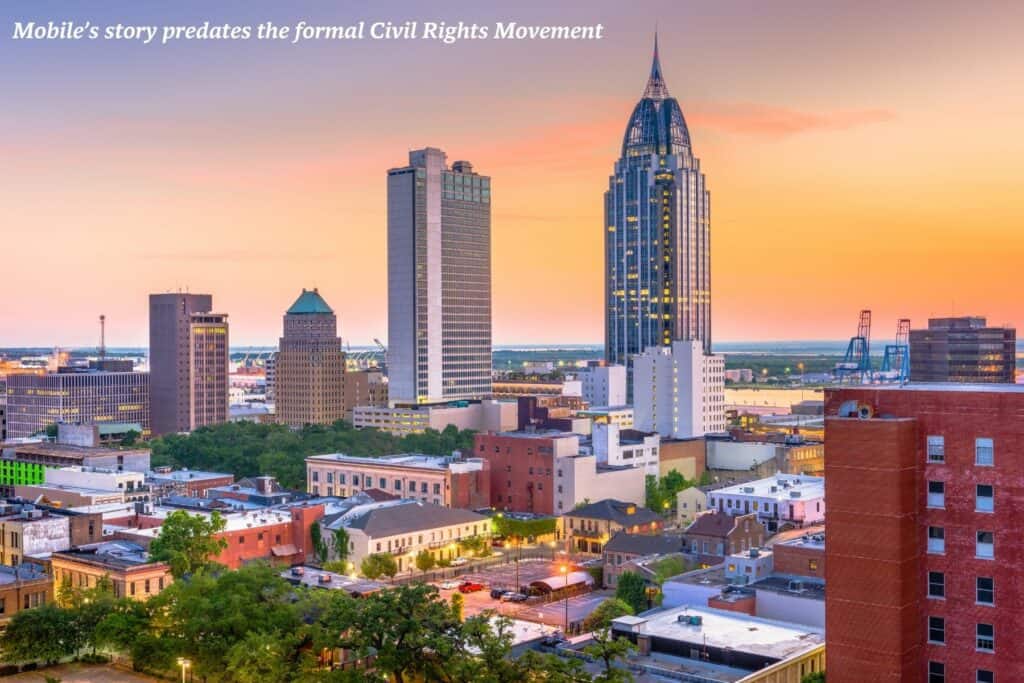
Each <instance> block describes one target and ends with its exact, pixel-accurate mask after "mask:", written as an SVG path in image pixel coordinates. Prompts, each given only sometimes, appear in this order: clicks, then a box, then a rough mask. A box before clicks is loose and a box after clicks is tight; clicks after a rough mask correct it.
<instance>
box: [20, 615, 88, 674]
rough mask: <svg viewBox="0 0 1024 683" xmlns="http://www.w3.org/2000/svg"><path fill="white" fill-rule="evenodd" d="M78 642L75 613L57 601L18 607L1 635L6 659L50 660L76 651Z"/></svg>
mask: <svg viewBox="0 0 1024 683" xmlns="http://www.w3.org/2000/svg"><path fill="white" fill-rule="evenodd" d="M81 644H82V643H81V639H80V638H79V632H78V629H77V628H75V618H74V615H73V614H72V612H71V611H70V610H66V609H61V608H60V607H57V606H56V605H43V606H42V607H36V608H33V609H27V610H21V611H19V612H18V613H17V614H15V615H14V617H13V618H12V619H11V621H10V623H9V624H8V625H7V630H6V631H4V634H3V636H2V637H0V649H2V650H3V657H2V660H3V661H6V662H37V661H41V662H45V663H47V664H53V663H56V662H58V661H60V660H61V659H63V658H65V657H70V656H71V655H73V654H75V652H77V651H78V649H79V648H80V647H81Z"/></svg>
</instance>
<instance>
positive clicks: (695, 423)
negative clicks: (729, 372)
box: [633, 340, 725, 439]
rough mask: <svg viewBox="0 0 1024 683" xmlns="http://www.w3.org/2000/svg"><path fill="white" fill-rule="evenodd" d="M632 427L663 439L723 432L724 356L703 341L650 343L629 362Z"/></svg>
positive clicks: (685, 437)
mask: <svg viewBox="0 0 1024 683" xmlns="http://www.w3.org/2000/svg"><path fill="white" fill-rule="evenodd" d="M633 425H634V427H636V429H639V430H640V431H645V432H658V433H659V434H660V435H661V436H662V437H663V438H675V439H687V438H690V437H694V436H704V435H705V434H711V433H715V432H724V431H725V358H724V357H723V356H720V355H715V354H708V353H705V352H704V346H703V344H702V342H700V341H697V340H693V341H674V342H672V345H671V346H668V347H665V346H652V347H650V348H648V349H647V350H646V351H644V352H643V353H641V354H639V355H637V356H636V357H635V358H634V360H633Z"/></svg>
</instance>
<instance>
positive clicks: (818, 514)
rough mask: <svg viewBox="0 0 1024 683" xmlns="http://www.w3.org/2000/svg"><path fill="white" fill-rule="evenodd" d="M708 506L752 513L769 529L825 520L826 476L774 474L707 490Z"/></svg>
mask: <svg viewBox="0 0 1024 683" xmlns="http://www.w3.org/2000/svg"><path fill="white" fill-rule="evenodd" d="M708 508H709V509H717V510H718V511H719V512H723V513H725V514H729V515H741V514H742V515H746V514H751V513H753V514H754V515H756V516H757V519H758V521H759V522H761V523H762V524H764V526H765V528H766V529H767V530H768V531H770V532H773V533H774V532H776V531H780V530H785V529H787V528H800V527H804V526H808V525H813V524H821V523H823V522H824V521H825V479H824V477H811V476H806V475H776V476H774V477H768V478H766V479H759V480H757V481H750V482H746V483H743V484H737V485H734V486H726V487H723V488H720V489H716V490H714V491H711V492H710V493H708Z"/></svg>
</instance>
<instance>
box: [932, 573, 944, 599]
mask: <svg viewBox="0 0 1024 683" xmlns="http://www.w3.org/2000/svg"><path fill="white" fill-rule="evenodd" d="M928 597H929V598H944V597H946V575H945V574H943V573H942V572H928Z"/></svg>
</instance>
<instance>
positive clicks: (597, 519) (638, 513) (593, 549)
mask: <svg viewBox="0 0 1024 683" xmlns="http://www.w3.org/2000/svg"><path fill="white" fill-rule="evenodd" d="M664 526H665V520H664V518H663V517H662V516H661V515H659V514H657V513H655V512H652V511H651V510H648V509H647V508H645V507H640V506H638V505H637V504H636V503H630V502H623V501H621V500H615V499H610V498H609V499H605V500H599V501H596V502H594V503H590V504H587V505H582V506H580V507H578V508H576V509H574V510H570V511H569V512H566V513H564V514H563V515H562V518H561V524H560V529H559V531H560V534H561V537H562V538H563V539H565V541H566V543H567V544H571V545H572V546H573V547H575V548H576V550H578V551H579V552H584V553H594V554H601V553H602V551H603V550H604V545H605V543H607V542H608V541H609V540H611V538H612V537H613V536H614V535H615V534H617V533H619V532H620V531H626V532H628V533H630V534H649V535H659V534H661V532H662V530H663V529H664Z"/></svg>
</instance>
